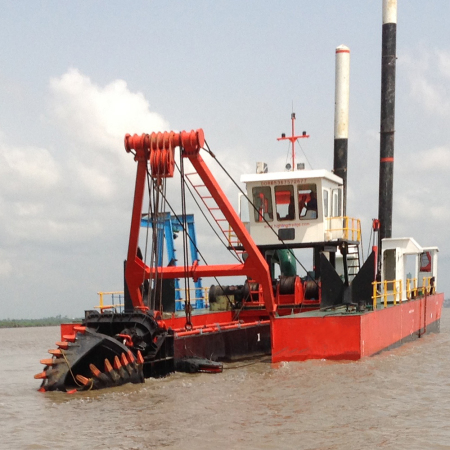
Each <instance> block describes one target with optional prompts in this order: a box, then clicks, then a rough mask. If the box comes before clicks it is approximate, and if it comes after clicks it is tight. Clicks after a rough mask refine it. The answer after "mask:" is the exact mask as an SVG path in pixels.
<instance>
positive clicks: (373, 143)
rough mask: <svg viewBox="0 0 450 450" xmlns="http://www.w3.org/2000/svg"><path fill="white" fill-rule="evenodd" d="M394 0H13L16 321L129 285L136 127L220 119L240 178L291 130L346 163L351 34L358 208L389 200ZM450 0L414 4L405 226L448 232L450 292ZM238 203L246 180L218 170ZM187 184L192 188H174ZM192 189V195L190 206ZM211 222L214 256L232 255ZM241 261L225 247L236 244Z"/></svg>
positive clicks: (282, 156)
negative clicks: (390, 3) (338, 140)
mask: <svg viewBox="0 0 450 450" xmlns="http://www.w3.org/2000/svg"><path fill="white" fill-rule="evenodd" d="M381 5H382V1H381V0H364V1H354V0H352V1H351V0H342V1H340V2H337V1H336V0H320V1H306V0H284V1H280V0H279V1H272V0H264V1H263V0H245V1H243V0H227V1H224V0H214V1H212V0H209V1H207V0H191V1H189V2H187V1H181V0H179V1H176V0H166V1H164V2H157V1H151V0H147V1H140V0H135V1H115V0H108V1H100V0H99V1H95V2H93V1H81V0H80V1H77V2H61V1H56V0H48V1H45V0H42V1H39V2H37V1H34V0H33V1H31V0H21V1H6V0H0V7H1V11H2V14H1V15H0V42H1V43H2V44H1V45H0V302H1V303H0V304H1V312H0V318H39V317H46V316H55V315H59V314H60V315H63V316H64V315H67V316H69V317H80V316H82V315H83V311H84V310H85V309H92V308H93V306H95V305H96V304H98V298H97V292H99V291H112V290H122V289H123V273H122V272H123V260H124V259H125V257H126V252H127V243H128V233H129V226H130V218H131V207H132V201H133V190H134V180H135V170H136V165H135V162H134V161H133V158H132V156H131V155H129V154H127V153H126V152H125V150H124V148H123V137H124V135H125V133H130V134H133V133H138V134H141V133H151V132H153V131H164V130H183V129H186V130H190V129H197V128H203V129H204V131H205V136H206V139H207V142H208V144H209V146H210V148H211V149H212V151H213V152H214V153H215V154H216V156H217V158H218V160H219V161H221V163H222V164H223V165H224V166H225V167H226V168H227V170H228V171H229V172H230V174H231V175H232V176H233V177H234V178H235V179H237V180H239V176H240V174H241V173H244V172H246V173H252V172H254V169H255V163H256V161H265V162H267V163H268V165H269V170H283V168H284V165H285V163H286V158H287V152H288V148H287V146H286V143H285V142H282V143H280V142H277V140H276V138H277V137H279V136H280V134H281V133H282V132H286V133H289V131H290V114H291V112H292V109H294V111H295V112H296V116H297V121H296V129H297V130H298V131H303V130H305V131H307V133H308V134H310V136H311V137H310V138H309V139H308V140H302V143H301V146H302V151H301V152H300V154H299V155H298V156H299V161H303V162H306V166H307V168H310V167H311V168H313V169H321V168H325V169H330V170H331V169H332V166H333V127H334V122H333V120H334V119H333V115H334V66H335V48H336V47H337V46H339V45H341V44H344V45H346V46H348V47H349V48H350V51H351V66H350V119H349V122H350V125H349V144H348V145H349V154H348V159H349V163H348V202H347V204H348V206H347V212H348V215H350V216H352V217H358V218H360V219H361V221H362V228H363V246H364V249H365V253H366V254H367V248H368V246H369V245H370V242H369V236H370V227H371V221H372V219H373V218H375V217H376V216H377V212H378V205H377V202H378V173H379V170H378V161H379V130H380V83H381V30H382V23H381ZM448 17H450V2H448V0H430V1H427V2H423V1H419V0H407V1H406V0H399V1H398V30H397V57H398V59H397V77H396V85H397V97H396V133H395V165H394V211H393V236H394V237H405V236H412V237H414V238H415V239H416V240H417V241H418V242H419V244H421V245H423V246H434V245H436V246H438V247H439V249H440V253H439V274H438V290H439V291H443V292H445V293H446V297H448V296H449V293H450V277H448V273H449V271H450V249H449V245H448V228H449V223H450V181H449V176H448V174H449V171H450V127H449V124H450V89H449V88H448V86H449V85H450V32H449V31H448V23H447V22H448ZM212 169H213V172H214V173H215V174H216V176H217V178H218V180H219V182H220V183H221V185H222V187H223V189H224V190H225V192H226V193H227V195H229V197H230V199H231V201H232V203H233V204H234V205H236V207H237V192H236V191H233V190H232V183H231V182H230V181H229V180H228V179H226V177H225V176H224V175H223V174H222V173H220V172H219V171H218V170H217V167H212ZM169 192H170V193H171V194H173V195H174V196H175V199H174V205H175V206H179V200H177V199H176V197H177V196H176V194H177V192H178V191H177V190H176V188H175V187H173V188H172V187H170V188H169ZM177 202H178V203H177ZM196 218H197V216H196ZM203 227H204V226H203V225H202V223H201V222H200V219H199V223H198V225H197V233H198V235H199V247H200V249H202V245H203V246H204V247H206V249H205V250H204V253H205V255H206V256H207V257H208V262H211V263H222V262H225V261H222V260H217V258H218V257H219V253H218V251H217V248H218V247H216V244H212V240H211V238H209V237H208V235H207V230H206V228H205V229H204V228H203ZM225 258H226V257H225Z"/></svg>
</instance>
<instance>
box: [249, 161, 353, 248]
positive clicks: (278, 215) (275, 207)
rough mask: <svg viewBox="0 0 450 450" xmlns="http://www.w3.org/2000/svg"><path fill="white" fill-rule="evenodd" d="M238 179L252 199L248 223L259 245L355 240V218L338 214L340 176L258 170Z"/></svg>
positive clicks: (341, 189)
mask: <svg viewBox="0 0 450 450" xmlns="http://www.w3.org/2000/svg"><path fill="white" fill-rule="evenodd" d="M241 182H243V183H245V184H246V189H247V196H248V197H249V199H250V200H251V201H252V202H253V205H254V207H253V206H252V205H251V204H250V205H248V207H249V216H248V223H247V226H248V229H249V231H250V234H251V236H252V238H253V239H254V241H255V243H256V244H257V245H279V244H280V241H284V242H286V243H287V244H288V245H295V244H308V243H317V242H330V241H333V240H338V239H346V240H350V241H359V236H360V234H359V222H358V225H356V224H355V223H353V222H352V221H351V219H348V218H344V217H342V210H343V186H342V178H340V177H338V176H336V175H334V174H333V173H332V172H330V171H328V170H297V171H292V172H273V173H256V174H250V175H242V176H241ZM241 217H242V216H241ZM271 228H273V230H275V231H276V233H274V231H273V230H272V229H271Z"/></svg>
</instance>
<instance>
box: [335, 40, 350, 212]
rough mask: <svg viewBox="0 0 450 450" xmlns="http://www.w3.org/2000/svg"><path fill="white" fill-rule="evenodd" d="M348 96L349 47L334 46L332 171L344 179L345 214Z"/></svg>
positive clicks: (345, 200) (345, 209)
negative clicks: (334, 84) (334, 79)
mask: <svg viewBox="0 0 450 450" xmlns="http://www.w3.org/2000/svg"><path fill="white" fill-rule="evenodd" d="M349 98H350V49H349V48H348V47H346V46H345V45H340V46H339V47H337V48H336V90H335V104H334V164H333V169H334V173H335V174H336V175H337V176H338V177H341V178H342V179H343V180H344V209H343V215H344V216H345V215H346V214H347V148H348V108H349Z"/></svg>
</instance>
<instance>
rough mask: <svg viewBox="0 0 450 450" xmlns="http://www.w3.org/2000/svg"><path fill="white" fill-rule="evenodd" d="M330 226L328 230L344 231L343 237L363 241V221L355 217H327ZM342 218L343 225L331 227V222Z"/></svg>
mask: <svg viewBox="0 0 450 450" xmlns="http://www.w3.org/2000/svg"><path fill="white" fill-rule="evenodd" d="M327 220H328V223H329V228H328V230H327V231H328V232H331V233H332V232H333V231H342V233H343V236H342V237H343V239H345V240H351V241H356V242H361V221H360V219H355V218H353V217H348V216H341V217H327ZM341 220H342V227H336V228H331V223H332V221H334V222H335V223H336V222H338V221H341Z"/></svg>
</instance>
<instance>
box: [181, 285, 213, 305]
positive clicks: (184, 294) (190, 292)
mask: <svg viewBox="0 0 450 450" xmlns="http://www.w3.org/2000/svg"><path fill="white" fill-rule="evenodd" d="M197 290H201V291H202V295H201V296H200V297H196V295H197V293H196V291H197ZM175 291H177V292H179V293H180V297H181V298H180V299H178V300H175V301H177V302H185V301H187V300H189V301H190V303H191V304H192V303H194V302H196V301H197V300H204V302H205V308H207V307H208V293H209V287H202V288H197V287H191V288H189V289H186V288H179V289H175Z"/></svg>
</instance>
